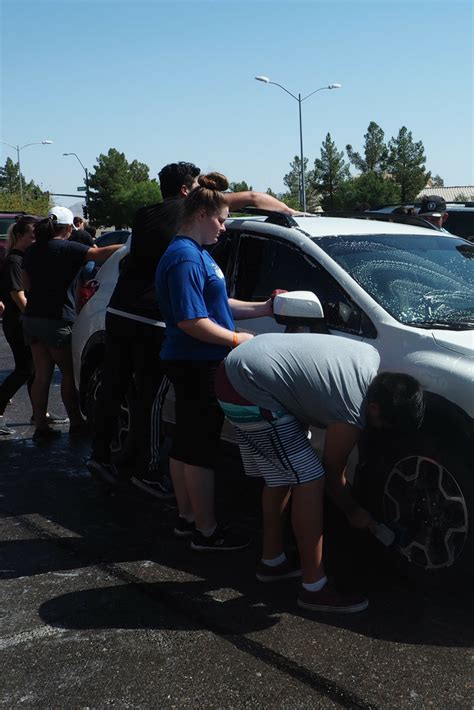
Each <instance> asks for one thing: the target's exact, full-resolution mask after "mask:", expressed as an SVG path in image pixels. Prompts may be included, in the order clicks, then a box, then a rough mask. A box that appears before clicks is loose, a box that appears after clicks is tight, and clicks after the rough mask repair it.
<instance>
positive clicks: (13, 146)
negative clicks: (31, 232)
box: [0, 141, 53, 207]
mask: <svg viewBox="0 0 474 710" xmlns="http://www.w3.org/2000/svg"><path fill="white" fill-rule="evenodd" d="M0 143H2V144H3V145H7V146H8V147H9V148H13V149H14V150H16V156H17V163H18V180H19V181H20V202H21V206H22V207H23V182H22V179H21V165H20V150H23V148H28V146H30V145H52V144H53V141H38V142H36V143H26V144H25V145H22V146H21V147H20V146H19V145H12V144H11V143H6V142H5V141H0Z"/></svg>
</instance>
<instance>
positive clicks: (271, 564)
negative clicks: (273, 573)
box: [262, 552, 286, 567]
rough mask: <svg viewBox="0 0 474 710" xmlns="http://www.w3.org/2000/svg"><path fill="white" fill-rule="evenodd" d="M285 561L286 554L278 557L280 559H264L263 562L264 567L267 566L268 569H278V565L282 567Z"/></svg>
mask: <svg viewBox="0 0 474 710" xmlns="http://www.w3.org/2000/svg"><path fill="white" fill-rule="evenodd" d="M285 560H286V555H285V553H284V552H282V553H281V555H278V557H274V558H273V559H272V560H264V559H263V557H262V562H263V564H264V565H267V567H278V565H281V564H282V563H283V562H284V561H285Z"/></svg>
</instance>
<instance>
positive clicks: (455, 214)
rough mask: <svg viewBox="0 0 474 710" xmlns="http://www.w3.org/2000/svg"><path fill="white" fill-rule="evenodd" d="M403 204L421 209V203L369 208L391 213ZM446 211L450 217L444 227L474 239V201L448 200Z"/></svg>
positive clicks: (451, 231) (374, 211) (370, 211)
mask: <svg viewBox="0 0 474 710" xmlns="http://www.w3.org/2000/svg"><path fill="white" fill-rule="evenodd" d="M402 206H403V207H414V208H415V209H419V207H420V206H421V203H417V202H415V203H411V204H404V205H384V206H383V207H377V208H376V209H373V210H369V213H370V214H373V213H377V212H381V213H391V212H393V210H396V209H397V208H398V207H402ZM446 212H447V213H448V219H447V220H446V222H445V223H444V225H443V227H444V229H446V230H447V231H448V232H450V233H451V234H456V235H457V236H458V237H464V239H468V240H469V241H474V202H447V203H446Z"/></svg>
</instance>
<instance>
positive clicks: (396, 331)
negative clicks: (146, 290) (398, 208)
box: [72, 216, 474, 417]
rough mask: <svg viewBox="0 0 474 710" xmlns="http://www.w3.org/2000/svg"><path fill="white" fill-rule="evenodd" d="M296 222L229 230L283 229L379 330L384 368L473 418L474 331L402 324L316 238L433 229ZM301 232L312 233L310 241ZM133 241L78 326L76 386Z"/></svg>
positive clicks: (244, 224) (259, 323)
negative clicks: (84, 355) (87, 347)
mask: <svg viewBox="0 0 474 710" xmlns="http://www.w3.org/2000/svg"><path fill="white" fill-rule="evenodd" d="M295 221H296V222H297V224H298V227H299V229H298V228H296V227H293V228H279V227H276V226H275V225H272V224H269V223H264V222H262V221H259V220H255V219H252V220H249V219H248V218H238V219H230V220H229V221H228V228H229V229H232V228H233V227H235V226H237V225H238V227H239V229H240V230H242V233H243V234H246V233H249V234H252V233H253V234H255V232H258V233H259V234H268V235H269V236H270V235H273V234H274V233H275V230H277V231H278V230H281V234H282V235H284V239H285V240H287V241H289V242H291V243H293V244H295V245H298V246H299V247H300V248H301V250H302V251H304V253H306V254H307V255H308V256H310V257H312V258H314V259H315V260H316V261H317V262H319V263H320V264H321V265H322V266H323V267H324V268H325V269H326V270H327V271H328V273H330V274H331V275H332V276H333V277H334V278H335V280H336V281H337V282H338V283H339V284H340V285H341V286H342V287H343V288H344V290H345V291H346V292H347V293H348V294H349V296H350V297H351V298H352V299H353V301H354V302H355V303H356V304H357V305H358V306H359V307H360V308H361V309H362V310H363V311H364V312H365V314H366V315H367V316H368V317H369V318H370V320H371V321H372V323H373V324H374V326H375V328H376V330H377V337H376V338H374V339H366V342H368V343H370V344H371V345H373V346H374V347H375V348H376V349H377V350H378V351H379V353H380V357H381V369H385V370H392V371H400V372H406V373H408V374H411V375H413V376H415V377H417V379H419V380H420V381H421V383H422V385H423V386H424V387H425V389H427V390H428V391H430V392H432V393H434V394H437V395H440V396H441V397H443V398H445V399H447V400H448V401H450V402H452V403H453V404H455V405H457V406H459V407H460V408H461V409H463V410H464V411H465V412H466V413H467V414H468V415H469V416H470V417H474V395H473V382H474V334H473V331H472V330H463V331H450V330H441V329H422V328H415V327H412V326H408V325H404V324H402V323H400V322H399V321H397V320H396V319H395V318H393V317H392V316H391V315H390V314H389V313H387V311H386V310H385V309H384V308H383V307H382V306H381V305H380V304H379V303H377V302H376V301H375V300H374V299H373V298H372V297H371V296H370V295H369V294H368V293H367V292H366V291H365V290H364V289H363V288H362V287H361V286H360V285H359V284H358V283H357V282H356V281H355V280H354V279H353V278H352V277H351V276H350V275H349V274H348V273H347V272H346V271H345V270H344V269H343V268H342V267H341V266H339V264H337V263H336V262H335V261H334V260H333V259H332V258H331V257H330V256H329V254H327V253H326V252H325V251H323V249H321V247H319V246H318V240H317V238H318V237H326V236H337V235H352V236H359V235H364V234H367V235H374V234H422V235H423V234H424V235H428V236H430V237H431V236H433V230H430V229H425V228H422V227H414V226H411V225H405V224H400V223H392V222H383V223H380V222H374V221H372V220H355V219H347V218H329V217H318V216H313V217H298V216H296V217H295ZM300 230H303V231H304V232H305V233H306V235H311V237H312V239H311V238H308V236H306V235H305V234H302V232H301V231H300ZM445 236H448V237H449V235H445ZM453 238H454V239H458V238H457V237H453ZM129 243H130V240H129V241H128V242H127V244H126V245H124V247H122V249H120V250H119V251H118V252H117V253H116V254H114V255H113V256H112V257H111V258H110V259H109V260H108V261H107V262H106V263H105V264H104V265H103V266H102V268H101V269H100V271H99V274H98V276H97V280H98V281H99V282H100V286H99V289H98V291H97V292H96V293H95V294H94V296H93V297H92V298H91V299H90V300H89V301H88V302H87V303H86V305H85V306H84V308H83V309H82V311H81V313H80V314H79V316H78V317H77V320H76V323H75V325H74V329H73V343H72V345H73V360H74V371H75V378H76V385H77V386H79V377H80V368H81V358H82V353H83V349H84V347H85V345H86V344H87V342H88V340H89V338H90V337H92V336H93V335H94V333H96V332H98V331H100V330H104V326H105V312H106V307H107V305H108V302H109V300H110V296H111V294H112V291H113V288H114V286H115V283H116V281H117V278H118V274H119V263H120V260H121V259H122V258H123V257H124V256H125V255H126V254H127V253H128V252H129ZM275 288H278V284H275ZM237 326H238V330H245V331H248V332H251V333H255V334H258V333H267V332H282V331H283V330H284V327H283V326H280V325H278V324H277V323H276V322H275V321H274V320H273V318H269V317H265V318H259V319H255V320H242V321H238V322H237ZM332 332H334V333H337V334H338V335H340V336H343V337H347V338H350V339H355V340H363V338H362V337H361V336H358V335H353V334H351V333H345V332H342V331H335V330H334V331H332Z"/></svg>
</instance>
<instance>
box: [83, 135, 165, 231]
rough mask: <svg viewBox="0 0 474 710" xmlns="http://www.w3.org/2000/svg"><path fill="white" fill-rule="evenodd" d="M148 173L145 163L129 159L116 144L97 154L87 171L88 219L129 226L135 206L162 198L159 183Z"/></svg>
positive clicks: (118, 227) (117, 225) (116, 225)
mask: <svg viewBox="0 0 474 710" xmlns="http://www.w3.org/2000/svg"><path fill="white" fill-rule="evenodd" d="M148 176H149V168H148V166H147V165H145V163H140V162H139V161H137V160H133V161H132V162H131V163H129V162H128V161H127V159H126V157H125V154H124V153H120V152H119V151H118V150H116V149H115V148H111V149H110V150H109V152H108V153H107V155H104V154H100V155H99V157H98V159H97V165H95V166H94V171H93V172H92V173H91V174H90V175H89V186H90V189H91V192H90V218H91V220H92V221H93V222H95V223H96V224H102V225H112V224H113V225H115V227H116V228H117V229H120V228H121V227H124V226H129V225H130V224H131V223H132V219H133V215H134V213H135V211H136V209H137V208H138V207H140V206H143V205H145V204H150V203H153V202H157V201H159V200H160V199H161V192H160V188H159V186H158V184H157V183H156V181H154V180H150V179H149V177H148Z"/></svg>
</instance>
